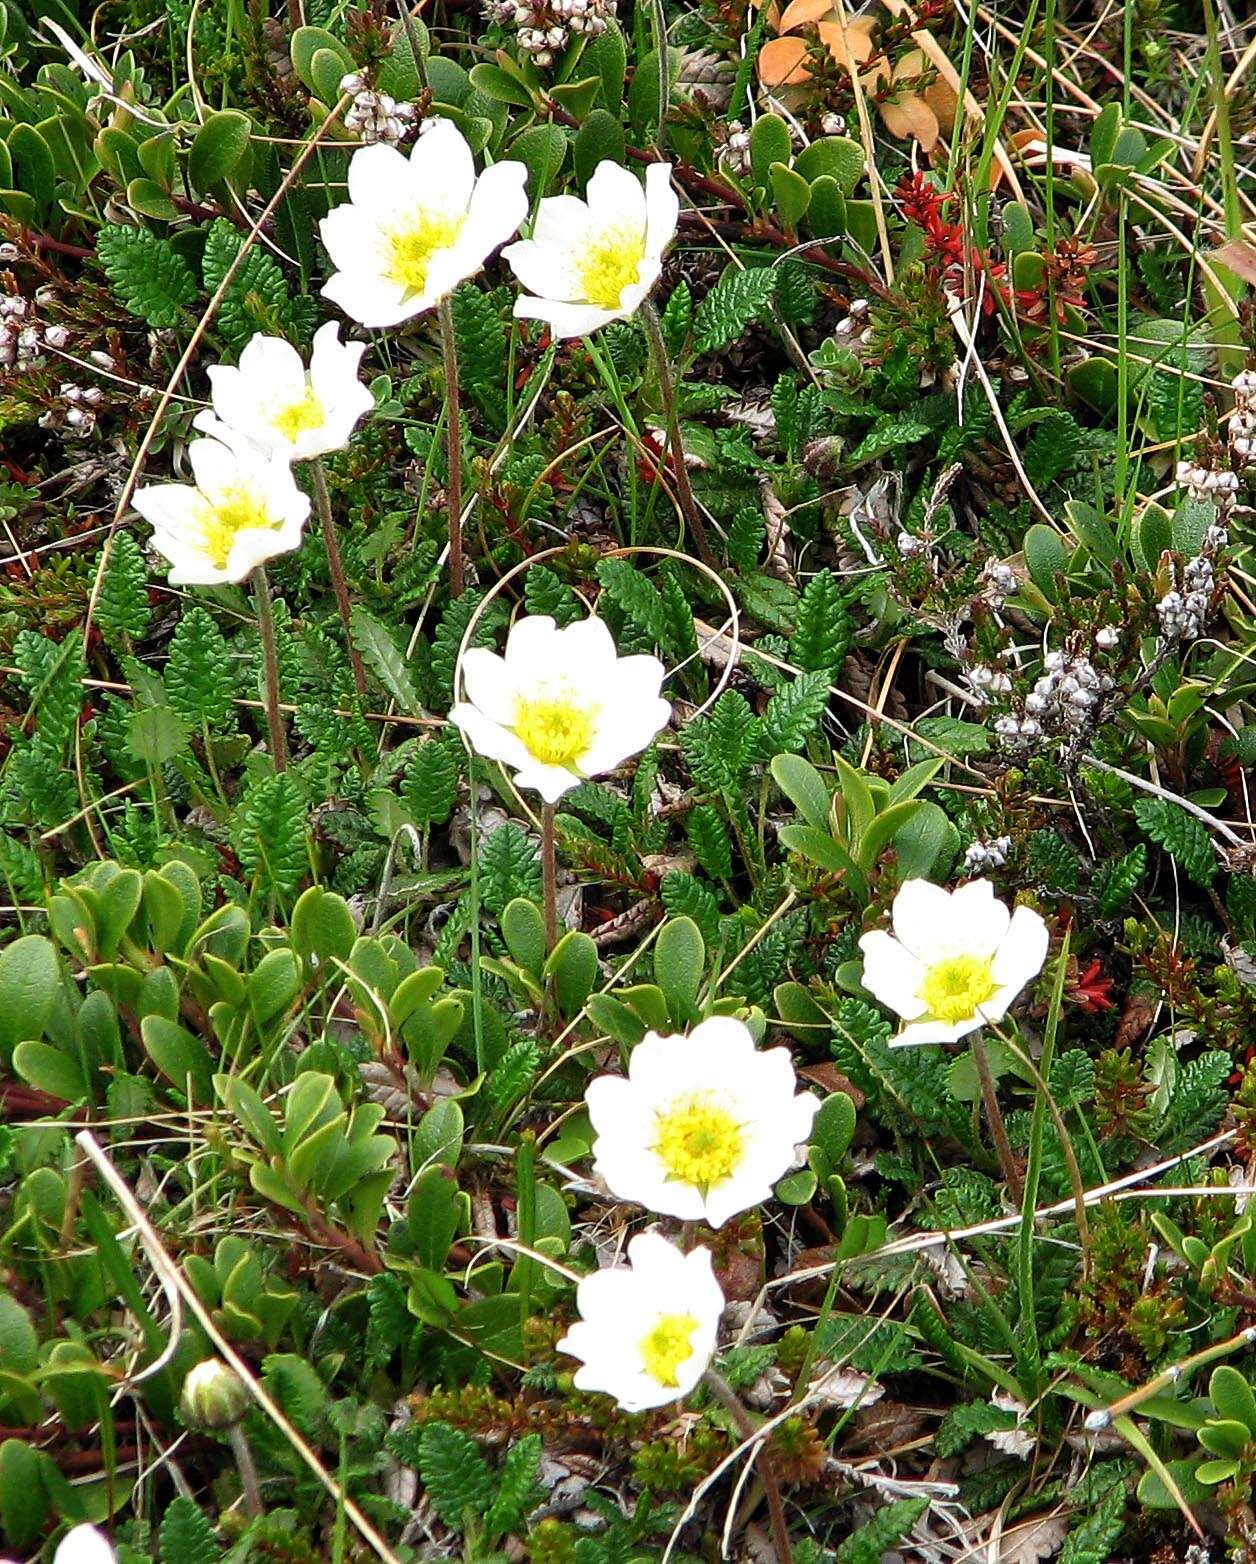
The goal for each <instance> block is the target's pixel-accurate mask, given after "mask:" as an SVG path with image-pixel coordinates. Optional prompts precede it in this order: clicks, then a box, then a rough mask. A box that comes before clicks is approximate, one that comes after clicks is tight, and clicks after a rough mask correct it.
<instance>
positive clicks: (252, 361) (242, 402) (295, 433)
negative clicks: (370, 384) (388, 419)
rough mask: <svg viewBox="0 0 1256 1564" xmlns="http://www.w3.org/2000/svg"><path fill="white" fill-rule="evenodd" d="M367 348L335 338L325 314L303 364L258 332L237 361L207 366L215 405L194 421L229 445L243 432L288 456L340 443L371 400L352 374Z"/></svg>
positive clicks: (286, 346) (301, 457) (298, 457)
mask: <svg viewBox="0 0 1256 1564" xmlns="http://www.w3.org/2000/svg"><path fill="white" fill-rule="evenodd" d="M365 351H366V344H365V343H363V342H341V340H340V327H339V326H338V325H337V324H336V322H335V321H328V322H327V324H326V325H325V326H320V327H319V329H318V332H317V333H316V334H315V337H314V351H313V352H312V353H311V355H310V367H309V369H308V370H307V369H306V367H305V364H304V362H303V361H302V358H301V355H300V354H299V353H298V352H297V350H296V349H295V348H294V347H293V346H292V344H291V343H290V342H285V341H284V339H283V338H282V337H266V336H263V335H262V334H261V333H260V332H259V333H258V334H257V335H256V336H255V337H253V338H251V339H250V341H249V344H248V346H247V347H246V348H245V350H244V352H243V353H241V354H240V362H239V364H238V365H235V366H232V365H230V364H215V365H214V366H213V368H212V369H211V370H210V371H209V383H210V386H211V387H212V394H213V404H214V406H213V411H212V412H210V411H209V410H206V411H205V412H203V413H198V414H197V415H196V417H195V419H193V423H194V424H195V426H196V428H198V429H200V430H203V431H204V433H205V434H208V435H213V436H214V438H215V439H218V440H222V441H224V442H225V443H227V444H228V445H230V444H235V443H238V441H239V439H240V438H243V439H245V440H248V441H249V442H250V443H251V444H253V445H256V446H257V447H258V449H259V450H262V451H266V452H268V453H270V452H279V453H281V454H282V455H283V456H284V457H285V458H286V459H287V460H289V461H294V462H303V461H308V460H309V458H310V457H312V456H322V455H323V453H324V452H325V451H339V450H343V449H344V447H345V446H346V445H348V443H349V436H350V435H351V434H352V433H353V426H354V425H355V424H356V423H357V421H358V420H359V419H360V418H362V417H363V416H364V415H365V414H366V413H369V412H370V411H371V409H372V408H373V407H374V405H375V399H374V398H373V397H372V396H371V393H370V392H369V391H368V390H367V388H366V387H365V386H364V385H363V384H362V382H361V381H360V380H359V379H358V363H359V360H360V359H361V357H362V354H363V353H364V352H365Z"/></svg>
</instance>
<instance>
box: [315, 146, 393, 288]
mask: <svg viewBox="0 0 1256 1564" xmlns="http://www.w3.org/2000/svg"><path fill="white" fill-rule="evenodd" d="M369 150H370V148H368V147H364V148H363V151H369ZM355 156H360V154H355ZM318 236H319V238H320V239H321V240H322V241H323V248H324V249H325V250H326V251H327V253H328V255H330V256H331V260H332V265H333V266H335V267H336V268H337V270H339V271H352V272H359V271H360V272H367V273H370V272H372V271H378V269H379V261H378V250H379V224H378V221H377V219H376V218H375V217H374V216H373V215H372V214H371V213H369V212H364V211H363V210H362V208H361V207H357V206H354V204H353V202H352V201H343V202H341V204H340V205H339V206H334V207H332V209H331V211H330V212H328V214H327V216H326V217H324V218H322V219H321V220H320V222H319V225H318Z"/></svg>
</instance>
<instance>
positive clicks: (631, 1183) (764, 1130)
mask: <svg viewBox="0 0 1256 1564" xmlns="http://www.w3.org/2000/svg"><path fill="white" fill-rule="evenodd" d="M797 1084H798V1081H797V1077H796V1076H795V1074H794V1065H793V1061H792V1060H791V1059H790V1056H789V1051H788V1050H787V1049H785V1048H769V1049H768V1050H767V1051H766V1052H765V1053H760V1052H759V1050H758V1049H757V1048H756V1047H755V1044H754V1038H753V1037H752V1036H751V1035H750V1031H749V1029H748V1028H747V1027H746V1026H745V1025H744V1024H743V1023H742V1022H741V1021H737V1020H734V1019H733V1018H732V1017H731V1016H711V1017H709V1018H708V1019H707V1020H706V1021H703V1022H701V1023H700V1024H699V1025H698V1026H695V1027H694V1029H693V1031H692V1032H690V1033H689V1034H688V1035H687V1036H681V1037H660V1036H659V1034H658V1033H657V1032H647V1034H646V1035H645V1037H644V1038H643V1039H642V1040H641V1042H639V1043H638V1044H637V1046H636V1047H635V1048H634V1049H633V1051H632V1053H631V1055H630V1056H629V1059H628V1074H627V1077H624V1076H618V1075H600V1076H598V1077H597V1079H596V1080H593V1081H590V1082H589V1086H588V1089H587V1090H586V1092H585V1100H586V1102H587V1103H588V1105H589V1117H590V1119H592V1121H593V1128H594V1130H595V1131H596V1132H597V1138H596V1140H595V1141H594V1143H593V1171H594V1172H595V1173H597V1174H600V1175H601V1177H602V1178H603V1179H604V1180H605V1182H606V1184H607V1185H608V1187H609V1188H610V1189H611V1191H612V1192H613V1193H614V1194H616V1195H618V1196H619V1198H620V1199H621V1200H632V1201H635V1202H636V1203H637V1204H638V1205H642V1206H645V1207H646V1208H647V1209H648V1210H650V1211H657V1212H658V1213H660V1214H661V1215H664V1216H678V1217H683V1218H685V1219H686V1220H691V1219H694V1218H698V1219H701V1220H703V1221H705V1222H708V1223H709V1224H710V1225H711V1226H712V1227H719V1226H720V1225H721V1224H722V1223H724V1222H726V1221H727V1220H728V1219H729V1217H730V1216H733V1215H735V1214H736V1213H737V1212H738V1211H745V1210H748V1209H749V1208H750V1207H751V1206H757V1205H759V1204H760V1203H761V1202H762V1201H764V1200H766V1199H768V1197H769V1196H770V1195H771V1193H772V1186H773V1185H774V1184H775V1183H776V1181H777V1179H778V1178H780V1176H781V1174H782V1173H784V1172H785V1171H786V1169H787V1168H789V1167H790V1166H791V1165H792V1164H793V1162H794V1158H795V1154H796V1148H797V1147H798V1146H800V1145H802V1144H803V1142H805V1141H806V1139H807V1137H808V1136H809V1135H810V1134H811V1121H812V1119H813V1118H814V1116H815V1112H816V1109H817V1108H818V1107H819V1106H820V1100H819V1098H818V1097H816V1096H814V1095H813V1094H812V1093H810V1092H802V1093H800V1094H799V1095H797V1096H795V1094H794V1088H795V1087H796V1086H797Z"/></svg>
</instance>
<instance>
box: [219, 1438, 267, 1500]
mask: <svg viewBox="0 0 1256 1564" xmlns="http://www.w3.org/2000/svg"><path fill="white" fill-rule="evenodd" d="M227 1443H228V1444H229V1445H230V1446H231V1453H232V1455H234V1456H235V1463H236V1470H237V1471H238V1472H239V1473H240V1487H241V1488H242V1489H243V1490H244V1513H245V1514H246V1515H247V1516H249V1518H250V1519H252V1518H253V1517H255V1516H258V1515H260V1514H261V1513H262V1489H261V1485H260V1484H259V1483H258V1480H257V1467H256V1466H255V1465H254V1464H253V1452H252V1451H251V1450H250V1449H249V1442H248V1440H247V1439H246V1438H245V1436H244V1430H243V1429H242V1428H241V1427H240V1425H239V1423H232V1425H231V1427H230V1428H229V1429H228V1430H227Z"/></svg>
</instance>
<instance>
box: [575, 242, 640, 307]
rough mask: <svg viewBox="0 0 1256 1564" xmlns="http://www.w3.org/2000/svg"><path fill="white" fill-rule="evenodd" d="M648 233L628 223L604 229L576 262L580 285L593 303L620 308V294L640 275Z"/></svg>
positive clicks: (586, 296)
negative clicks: (646, 234)
mask: <svg viewBox="0 0 1256 1564" xmlns="http://www.w3.org/2000/svg"><path fill="white" fill-rule="evenodd" d="M644 259H645V234H644V232H643V231H642V230H641V229H639V228H634V227H632V226H630V225H629V224H627V223H624V224H621V225H620V226H619V227H616V228H604V229H603V230H602V232H601V233H600V234H598V235H597V236H596V237H595V238H594V239H593V241H592V243H591V244H590V245H589V247H588V249H587V250H586V251H585V252H584V254H583V255H582V256H581V257H580V260H579V261H578V262H577V263H576V270H577V272H578V273H579V276H580V287H581V289H582V291H583V294H584V297H585V298H586V299H588V301H589V303H590V304H596V305H597V306H598V308H599V309H603V310H617V309H618V308H619V299H620V295H621V294H622V293H623V291H624V289H625V288H627V287H628V286H630V284H632V283H634V282H636V281H637V280H638V279H639V276H640V268H641V262H642V261H643V260H644Z"/></svg>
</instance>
